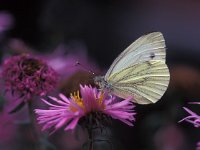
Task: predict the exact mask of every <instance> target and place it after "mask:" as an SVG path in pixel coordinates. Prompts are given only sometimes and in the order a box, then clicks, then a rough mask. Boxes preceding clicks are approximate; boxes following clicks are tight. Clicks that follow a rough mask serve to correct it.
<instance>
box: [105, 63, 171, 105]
mask: <svg viewBox="0 0 200 150" xmlns="http://www.w3.org/2000/svg"><path fill="white" fill-rule="evenodd" d="M169 79H170V76H169V70H168V67H167V65H166V64H165V61H163V60H150V61H146V62H143V63H136V64H133V65H131V66H129V67H127V68H124V69H122V70H119V71H117V72H115V73H112V74H111V75H110V76H109V77H108V78H107V80H106V81H107V82H108V83H109V84H110V85H111V88H112V90H113V91H112V93H113V94H114V95H117V96H119V97H122V98H127V97H128V96H133V101H135V102H136V103H139V104H148V103H155V102H157V101H158V100H159V99H160V98H161V97H162V95H163V94H164V92H165V91H166V89H167V86H168V84H169Z"/></svg>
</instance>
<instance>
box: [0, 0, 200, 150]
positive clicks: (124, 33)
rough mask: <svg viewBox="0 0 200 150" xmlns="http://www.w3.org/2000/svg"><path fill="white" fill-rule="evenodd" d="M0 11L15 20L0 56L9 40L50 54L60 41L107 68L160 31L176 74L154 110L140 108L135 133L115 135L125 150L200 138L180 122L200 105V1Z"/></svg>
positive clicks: (21, 6)
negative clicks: (143, 37) (134, 44)
mask: <svg viewBox="0 0 200 150" xmlns="http://www.w3.org/2000/svg"><path fill="white" fill-rule="evenodd" d="M0 10H1V11H6V12H9V13H10V14H11V15H12V16H13V19H14V24H13V26H12V28H11V29H10V30H9V31H7V33H6V36H5V37H4V40H3V42H1V47H2V51H1V54H3V53H6V50H8V49H6V48H5V47H6V45H7V42H8V41H9V39H10V38H18V39H21V40H23V41H24V42H25V43H26V44H27V45H28V46H30V47H32V48H34V49H35V50H37V51H39V52H46V53H50V52H52V51H53V50H54V49H55V48H56V47H57V46H58V45H59V44H61V43H65V44H66V45H68V46H69V47H71V48H72V49H73V47H76V46H77V45H82V46H84V47H86V49H87V51H88V55H89V57H90V58H91V59H93V60H95V61H96V63H97V64H98V65H99V66H100V67H101V68H104V69H108V67H109V65H110V64H111V63H112V61H113V60H114V58H115V57H116V56H117V55H118V54H119V53H120V52H121V51H122V50H124V49H125V48H126V47H127V46H128V45H129V44H131V43H132V42H133V41H134V40H135V39H137V38H138V37H140V36H141V35H143V34H146V33H149V32H152V31H160V32H162V33H163V35H164V37H165V40H166V47H167V64H168V66H169V69H170V73H171V81H170V86H169V88H168V91H167V92H166V94H165V95H164V96H163V98H162V100H161V101H159V102H158V103H156V104H155V105H148V106H139V105H137V108H136V110H137V113H138V115H137V121H136V123H135V126H134V127H133V128H130V127H127V126H126V125H122V124H119V123H115V125H114V127H113V130H114V132H116V133H115V135H116V139H117V140H118V141H119V142H120V143H121V144H122V145H123V147H124V149H126V150H129V149H130V150H133V149H134V150H157V149H158V150H192V149H194V148H195V143H196V142H197V141H198V140H200V134H199V133H200V132H199V131H198V129H195V128H194V127H193V126H192V125H190V124H187V123H180V124H179V123H178V121H179V120H180V119H182V118H183V117H185V116H187V114H186V113H185V112H184V110H183V109H182V107H183V106H187V107H189V108H192V110H194V111H196V112H197V113H198V111H199V106H191V105H188V104H187V103H188V102H189V101H199V95H200V94H199V87H200V78H199V77H200V72H199V68H200V59H199V56H200V1H198V0H190V1H189V0H186V1H183V0H176V1H174V0H168V1H167V0H164V1H159V0H40V1H39V0H38V1H36V0H29V1H27V0H1V1H0ZM157 136H158V137H159V138H156V137H157ZM158 139H159V140H161V141H159V140H158ZM178 139H181V140H182V141H181V140H180V141H181V142H180V141H179V140H178ZM156 141H157V142H156ZM170 144H171V145H172V146H171V148H168V149H166V146H165V145H170ZM178 144H179V145H180V146H176V145H178ZM160 145H161V146H160ZM169 147H170V146H169ZM177 147H178V148H177Z"/></svg>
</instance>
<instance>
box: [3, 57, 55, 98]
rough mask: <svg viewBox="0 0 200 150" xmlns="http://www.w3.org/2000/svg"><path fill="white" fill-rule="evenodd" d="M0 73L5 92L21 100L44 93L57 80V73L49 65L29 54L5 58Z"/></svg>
mask: <svg viewBox="0 0 200 150" xmlns="http://www.w3.org/2000/svg"><path fill="white" fill-rule="evenodd" d="M1 75H2V79H3V81H4V85H5V90H6V92H10V93H11V94H12V95H13V96H15V97H17V98H21V99H23V101H28V100H30V99H31V98H32V96H35V95H37V96H44V95H46V94H47V93H48V92H50V91H52V90H53V89H54V88H55V87H56V84H57V80H58V75H57V73H56V72H55V71H54V70H53V69H52V68H51V67H49V66H48V65H47V64H46V63H45V62H43V61H42V60H40V59H38V58H35V57H33V56H31V55H29V54H22V55H18V56H13V57H10V58H8V59H6V60H5V61H4V64H3V66H2V73H1Z"/></svg>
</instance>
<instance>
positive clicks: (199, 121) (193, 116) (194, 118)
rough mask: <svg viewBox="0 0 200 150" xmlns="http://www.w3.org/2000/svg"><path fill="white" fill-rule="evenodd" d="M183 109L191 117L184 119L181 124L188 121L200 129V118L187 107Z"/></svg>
mask: <svg viewBox="0 0 200 150" xmlns="http://www.w3.org/2000/svg"><path fill="white" fill-rule="evenodd" d="M183 109H185V111H186V112H188V113H189V114H190V115H189V116H187V117H185V118H183V119H182V120H180V121H179V122H183V121H187V122H189V123H192V124H193V125H194V126H195V127H196V128H198V127H200V116H199V115H197V114H196V113H194V112H193V111H191V110H190V109H188V108H186V107H183Z"/></svg>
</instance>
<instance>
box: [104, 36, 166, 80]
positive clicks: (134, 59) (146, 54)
mask: <svg viewBox="0 0 200 150" xmlns="http://www.w3.org/2000/svg"><path fill="white" fill-rule="evenodd" d="M165 57H166V52H165V40H164V38H163V35H162V33H160V32H153V33H150V34H147V35H144V36H142V37H140V38H139V39H137V40H136V41H135V42H133V43H132V44H131V45H130V46H129V47H128V48H126V49H125V50H124V51H123V52H122V53H121V54H120V55H119V56H118V57H117V58H116V59H115V60H114V62H113V63H112V65H111V67H110V69H109V70H108V72H107V73H106V75H105V79H107V78H108V77H109V76H110V75H111V74H113V73H115V72H118V71H119V70H122V69H124V68H127V67H129V66H131V65H132V64H136V63H143V62H146V61H150V60H162V61H165Z"/></svg>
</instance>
